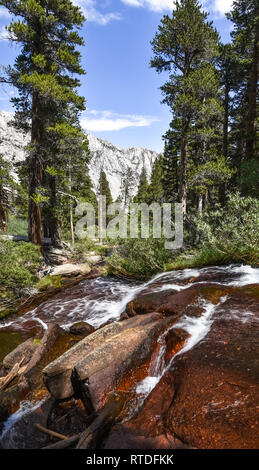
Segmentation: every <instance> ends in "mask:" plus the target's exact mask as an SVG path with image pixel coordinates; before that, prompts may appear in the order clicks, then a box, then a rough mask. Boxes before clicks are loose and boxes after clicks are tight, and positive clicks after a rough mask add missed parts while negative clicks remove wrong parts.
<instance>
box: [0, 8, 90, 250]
mask: <svg viewBox="0 0 259 470" xmlns="http://www.w3.org/2000/svg"><path fill="white" fill-rule="evenodd" d="M0 5H3V6H5V7H6V8H7V9H8V11H9V12H10V13H11V15H15V16H16V17H18V19H17V20H16V21H13V20H12V21H11V24H10V26H9V27H8V31H9V33H10V40H11V41H15V42H16V43H19V44H20V46H21V53H20V54H19V55H18V57H17V58H16V61H15V64H14V66H13V67H8V68H7V69H6V75H5V77H3V78H2V81H5V82H8V83H11V84H13V85H14V86H15V87H16V88H17V89H18V92H19V97H18V98H14V99H12V102H13V104H14V106H15V110H16V114H15V122H16V126H17V127H18V128H20V129H21V128H22V129H23V130H25V131H28V130H29V131H30V133H31V144H30V146H29V148H28V157H27V165H28V170H29V213H28V225H29V240H30V241H31V242H33V243H36V244H41V206H40V204H41V203H42V202H45V200H46V199H45V196H44V192H43V193H42V183H43V182H46V179H47V178H44V173H45V169H46V166H47V165H46V158H47V156H48V154H49V151H50V148H51V147H50V138H49V135H48V129H49V127H52V128H53V127H55V125H56V124H57V123H58V122H60V121H63V120H64V118H65V115H69V112H70V108H71V107H73V108H75V109H77V110H83V109H84V99H83V98H81V97H80V96H78V94H77V87H78V85H79V81H78V79H77V78H75V77H74V75H75V74H83V73H84V71H83V70H82V68H81V66H80V53H79V52H78V51H77V50H76V47H77V46H82V45H83V44H84V43H83V40H82V38H81V37H80V36H79V35H78V33H77V31H76V29H78V28H80V27H81V26H82V24H83V22H84V17H83V15H82V13H81V11H80V9H79V8H78V7H77V6H74V5H73V4H72V2H71V1H70V0H56V1H53V0H0ZM65 120H66V119H65ZM68 121H69V119H67V123H68ZM71 125H72V124H71ZM54 179H55V178H54ZM50 184H52V185H53V184H54V187H55V181H53V179H52V180H51V181H50ZM55 198H56V195H55V194H54V192H53V201H52V202H53V203H54V204H56V201H54V199H55Z"/></svg>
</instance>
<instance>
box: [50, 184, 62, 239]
mask: <svg viewBox="0 0 259 470" xmlns="http://www.w3.org/2000/svg"><path fill="white" fill-rule="evenodd" d="M49 187H50V193H51V196H50V210H51V215H50V219H49V221H48V226H49V237H50V238H51V240H52V245H53V246H54V247H55V248H62V241H61V237H60V233H59V222H58V217H57V213H56V211H57V204H58V202H57V180H56V176H55V175H54V176H52V175H50V176H49Z"/></svg>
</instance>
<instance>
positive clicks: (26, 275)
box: [0, 238, 41, 295]
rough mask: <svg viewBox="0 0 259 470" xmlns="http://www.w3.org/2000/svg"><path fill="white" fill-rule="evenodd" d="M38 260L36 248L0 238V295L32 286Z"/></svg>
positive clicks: (38, 250)
mask: <svg viewBox="0 0 259 470" xmlns="http://www.w3.org/2000/svg"><path fill="white" fill-rule="evenodd" d="M40 258H41V254H40V249H39V247H38V246H36V245H33V244H31V243H25V242H12V241H9V240H3V239H1V238H0V295H1V293H2V294H3V295H4V293H5V290H7V291H12V292H15V293H19V291H20V290H21V289H24V288H28V287H31V286H33V284H34V283H35V281H36V280H37V277H36V270H37V268H38V267H39V264H40Z"/></svg>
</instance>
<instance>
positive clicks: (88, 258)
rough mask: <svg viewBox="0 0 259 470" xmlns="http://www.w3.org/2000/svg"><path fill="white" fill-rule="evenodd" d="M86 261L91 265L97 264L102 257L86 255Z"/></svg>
mask: <svg viewBox="0 0 259 470" xmlns="http://www.w3.org/2000/svg"><path fill="white" fill-rule="evenodd" d="M86 261H87V262H88V263H89V264H91V265H95V264H98V263H100V262H101V261H102V257H101V256H100V255H92V254H90V255H87V256H86Z"/></svg>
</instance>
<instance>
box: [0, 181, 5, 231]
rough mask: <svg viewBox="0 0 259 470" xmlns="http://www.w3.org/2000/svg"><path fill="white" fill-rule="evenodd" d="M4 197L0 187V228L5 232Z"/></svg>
mask: <svg viewBox="0 0 259 470" xmlns="http://www.w3.org/2000/svg"><path fill="white" fill-rule="evenodd" d="M4 199H5V198H4V192H3V189H2V188H1V187H0V230H1V231H3V232H6V206H5V201H4Z"/></svg>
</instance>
